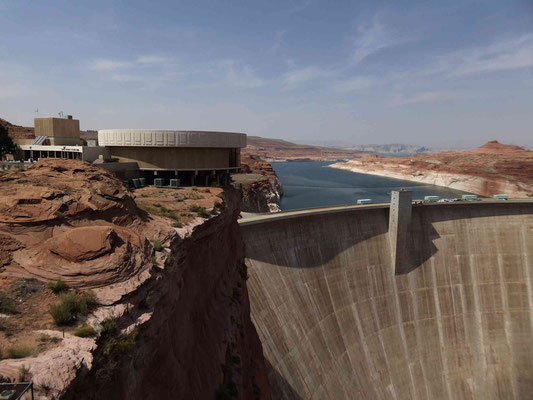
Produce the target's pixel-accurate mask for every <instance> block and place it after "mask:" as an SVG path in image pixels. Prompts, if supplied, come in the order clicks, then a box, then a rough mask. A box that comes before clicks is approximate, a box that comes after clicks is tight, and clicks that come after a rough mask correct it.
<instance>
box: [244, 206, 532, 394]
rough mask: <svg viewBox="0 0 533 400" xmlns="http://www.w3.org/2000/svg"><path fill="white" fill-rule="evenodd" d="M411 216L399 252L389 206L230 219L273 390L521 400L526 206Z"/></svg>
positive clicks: (526, 367)
mask: <svg viewBox="0 0 533 400" xmlns="http://www.w3.org/2000/svg"><path fill="white" fill-rule="evenodd" d="M411 212H412V214H411V218H410V223H409V226H408V229H407V230H406V231H405V232H408V236H407V241H406V242H405V243H406V244H405V245H402V246H401V247H398V249H399V250H398V254H399V256H395V255H394V251H392V249H393V248H394V247H393V246H392V245H393V243H391V241H394V240H396V239H391V236H392V235H391V234H390V233H389V230H390V227H389V224H390V221H391V220H392V219H391V217H390V215H389V214H390V211H389V203H383V204H371V205H357V206H341V207H328V208H319V209H310V210H300V211H291V212H281V213H275V214H270V215H260V216H254V217H251V218H246V219H241V220H240V221H239V224H240V227H241V231H242V234H243V238H244V242H245V256H246V264H247V266H248V272H249V280H248V290H249V296H250V303H251V314H252V320H253V322H254V323H255V325H256V328H257V331H258V333H259V336H260V338H261V342H262V344H263V352H264V355H265V359H266V362H267V369H268V371H269V381H270V386H271V390H272V394H273V398H274V399H332V400H333V399H354V398H365V399H420V400H423V399H526V398H530V396H531V393H533V280H532V279H533V271H532V268H533V264H532V259H533V201H532V200H507V201H505V200H493V199H486V200H483V201H468V202H463V201H459V202H453V203H424V204H413V206H412V210H411ZM395 257H402V262H405V265H404V266H405V267H406V268H402V269H398V268H397V267H395Z"/></svg>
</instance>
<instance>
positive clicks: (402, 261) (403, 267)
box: [389, 190, 413, 274]
mask: <svg viewBox="0 0 533 400" xmlns="http://www.w3.org/2000/svg"><path fill="white" fill-rule="evenodd" d="M412 206H413V194H412V193H411V192H410V191H408V190H393V191H392V195H391V202H390V213H389V242H390V246H391V260H392V271H394V273H396V274H402V273H404V272H406V271H409V267H410V262H411V259H410V256H411V247H412V244H413V241H412V236H411V215H412Z"/></svg>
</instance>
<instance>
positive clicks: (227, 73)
mask: <svg viewBox="0 0 533 400" xmlns="http://www.w3.org/2000/svg"><path fill="white" fill-rule="evenodd" d="M209 73H210V74H211V76H212V77H213V78H214V79H215V80H217V81H218V82H222V83H224V84H227V85H230V86H235V87H239V88H243V89H253V88H258V87H261V86H265V85H266V84H267V81H266V80H264V79H262V78H260V77H259V76H258V75H257V73H256V71H255V70H254V69H253V68H252V67H250V66H248V65H243V64H241V63H240V62H238V61H235V60H223V61H219V62H216V63H214V64H212V65H211V67H210V68H209Z"/></svg>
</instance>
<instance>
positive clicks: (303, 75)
mask: <svg viewBox="0 0 533 400" xmlns="http://www.w3.org/2000/svg"><path fill="white" fill-rule="evenodd" d="M334 74H335V71H332V70H328V69H323V68H320V67H317V66H309V67H305V68H301V69H295V70H292V71H288V72H286V73H285V74H284V75H283V84H284V85H285V86H286V87H287V88H295V87H298V86H301V85H303V84H305V83H308V82H310V81H314V80H316V79H319V78H326V77H330V76H333V75H334Z"/></svg>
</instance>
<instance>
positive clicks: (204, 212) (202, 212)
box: [197, 207, 211, 218]
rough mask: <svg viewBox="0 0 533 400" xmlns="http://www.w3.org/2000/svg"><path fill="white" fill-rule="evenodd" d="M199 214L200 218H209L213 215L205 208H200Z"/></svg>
mask: <svg viewBox="0 0 533 400" xmlns="http://www.w3.org/2000/svg"><path fill="white" fill-rule="evenodd" d="M197 213H198V216H199V217H202V218H209V216H210V215H211V214H210V213H209V211H207V210H206V209H205V208H204V207H200V208H198V211H197Z"/></svg>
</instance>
